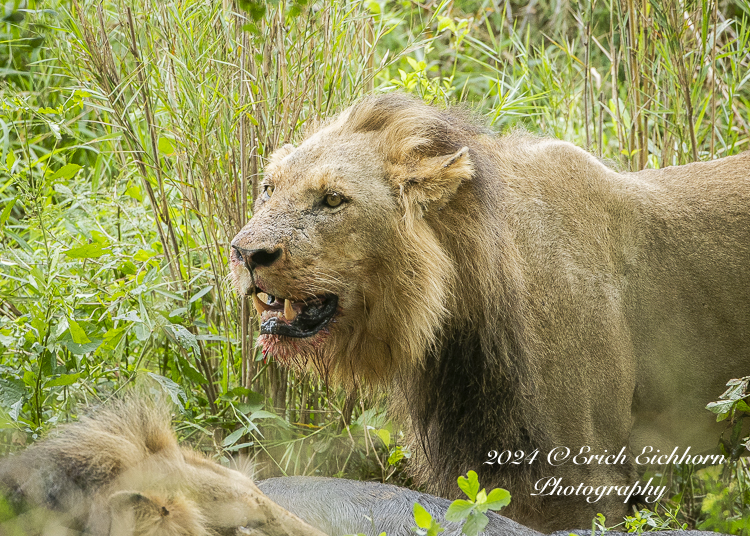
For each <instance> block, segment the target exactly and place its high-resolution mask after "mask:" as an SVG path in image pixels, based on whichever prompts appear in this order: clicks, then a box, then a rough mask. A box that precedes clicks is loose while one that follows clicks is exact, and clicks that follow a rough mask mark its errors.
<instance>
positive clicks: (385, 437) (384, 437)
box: [375, 428, 391, 447]
mask: <svg viewBox="0 0 750 536" xmlns="http://www.w3.org/2000/svg"><path fill="white" fill-rule="evenodd" d="M375 435H377V436H378V437H379V438H380V440H381V441H382V442H383V444H384V445H385V446H386V447H390V446H391V433H390V432H389V431H388V430H386V429H385V428H381V429H380V430H375Z"/></svg>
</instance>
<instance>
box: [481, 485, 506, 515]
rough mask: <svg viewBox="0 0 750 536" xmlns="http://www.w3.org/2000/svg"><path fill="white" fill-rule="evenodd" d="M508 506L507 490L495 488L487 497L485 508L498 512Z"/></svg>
mask: <svg viewBox="0 0 750 536" xmlns="http://www.w3.org/2000/svg"><path fill="white" fill-rule="evenodd" d="M509 504H510V492H509V491H508V490H507V489H502V488H495V489H493V490H492V491H490V493H489V494H488V495H487V502H485V506H486V507H487V508H488V509H489V510H500V509H501V508H502V507H504V506H508V505H509Z"/></svg>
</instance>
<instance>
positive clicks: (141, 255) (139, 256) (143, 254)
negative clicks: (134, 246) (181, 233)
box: [133, 249, 156, 262]
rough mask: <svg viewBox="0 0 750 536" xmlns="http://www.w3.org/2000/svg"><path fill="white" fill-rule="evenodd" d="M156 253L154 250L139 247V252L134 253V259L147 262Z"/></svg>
mask: <svg viewBox="0 0 750 536" xmlns="http://www.w3.org/2000/svg"><path fill="white" fill-rule="evenodd" d="M154 255H156V253H154V252H153V251H146V250H145V249H139V250H138V252H137V253H136V254H135V255H133V260H134V261H138V262H145V261H147V260H149V259H150V258H151V257H153V256H154Z"/></svg>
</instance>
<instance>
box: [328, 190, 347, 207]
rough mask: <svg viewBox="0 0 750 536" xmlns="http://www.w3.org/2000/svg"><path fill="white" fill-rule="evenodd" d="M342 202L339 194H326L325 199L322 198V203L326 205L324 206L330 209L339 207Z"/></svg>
mask: <svg viewBox="0 0 750 536" xmlns="http://www.w3.org/2000/svg"><path fill="white" fill-rule="evenodd" d="M343 200H344V198H343V197H341V194H337V193H336V192H332V193H330V194H326V196H325V198H323V202H324V203H325V204H326V206H329V207H331V208H335V207H337V206H339V205H340V204H341V202H342V201H343Z"/></svg>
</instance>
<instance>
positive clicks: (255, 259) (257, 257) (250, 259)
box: [232, 244, 281, 270]
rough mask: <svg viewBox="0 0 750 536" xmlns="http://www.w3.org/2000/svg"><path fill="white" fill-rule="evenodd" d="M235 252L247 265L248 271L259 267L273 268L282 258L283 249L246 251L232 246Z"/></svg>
mask: <svg viewBox="0 0 750 536" xmlns="http://www.w3.org/2000/svg"><path fill="white" fill-rule="evenodd" d="M232 247H233V248H234V250H235V251H236V252H237V255H239V257H240V259H242V262H244V263H245V266H247V269H248V270H252V269H253V268H256V267H257V266H271V265H272V264H273V263H274V262H276V260H278V258H279V257H281V248H274V249H266V248H260V249H246V248H241V247H239V246H235V245H234V244H233V245H232Z"/></svg>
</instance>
